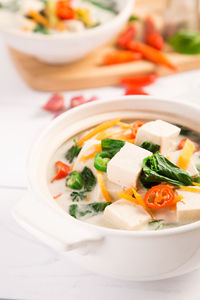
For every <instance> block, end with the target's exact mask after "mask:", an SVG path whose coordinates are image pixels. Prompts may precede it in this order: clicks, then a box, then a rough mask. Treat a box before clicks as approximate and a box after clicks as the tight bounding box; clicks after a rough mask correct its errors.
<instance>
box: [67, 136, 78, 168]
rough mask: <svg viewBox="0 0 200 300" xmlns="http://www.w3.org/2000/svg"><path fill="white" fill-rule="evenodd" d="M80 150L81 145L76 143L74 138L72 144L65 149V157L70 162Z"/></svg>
mask: <svg viewBox="0 0 200 300" xmlns="http://www.w3.org/2000/svg"><path fill="white" fill-rule="evenodd" d="M80 151H81V147H79V145H78V144H77V142H76V140H74V145H73V146H72V147H71V148H70V149H69V150H68V151H67V153H66V155H65V158H66V159H67V160H68V161H69V162H70V163H72V162H73V160H74V158H75V157H77V156H78V154H79V152H80Z"/></svg>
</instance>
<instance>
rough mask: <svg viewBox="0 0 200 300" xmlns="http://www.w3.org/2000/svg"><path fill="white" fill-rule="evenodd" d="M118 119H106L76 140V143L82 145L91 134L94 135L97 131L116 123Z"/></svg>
mask: <svg viewBox="0 0 200 300" xmlns="http://www.w3.org/2000/svg"><path fill="white" fill-rule="evenodd" d="M119 121H120V119H119V118H118V119H114V120H111V121H106V122H104V123H101V124H99V125H98V126H97V127H95V128H94V129H92V130H91V131H90V132H88V133H87V134H86V135H85V136H83V137H82V138H80V140H79V141H78V145H79V146H83V144H84V142H86V141H87V140H89V139H91V138H92V137H93V136H95V135H96V134H98V133H99V132H101V131H103V130H105V129H108V128H110V127H113V126H115V125H117V124H118V122H119Z"/></svg>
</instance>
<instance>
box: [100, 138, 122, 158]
mask: <svg viewBox="0 0 200 300" xmlns="http://www.w3.org/2000/svg"><path fill="white" fill-rule="evenodd" d="M124 145H125V142H124V141H120V140H113V139H109V138H106V139H103V140H102V141H101V148H102V151H103V152H106V153H107V154H108V156H109V157H110V158H112V157H113V156H114V155H115V154H117V152H119V150H120V149H121V148H122V147H123V146H124Z"/></svg>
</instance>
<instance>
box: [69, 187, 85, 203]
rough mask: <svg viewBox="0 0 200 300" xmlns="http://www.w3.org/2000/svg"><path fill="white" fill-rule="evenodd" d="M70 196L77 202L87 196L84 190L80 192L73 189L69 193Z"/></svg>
mask: <svg viewBox="0 0 200 300" xmlns="http://www.w3.org/2000/svg"><path fill="white" fill-rule="evenodd" d="M70 196H71V198H72V201H73V202H79V201H81V200H84V199H85V198H86V197H87V194H86V193H85V191H84V190H83V191H80V192H76V191H73V192H72V193H71V194H70Z"/></svg>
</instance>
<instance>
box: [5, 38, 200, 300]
mask: <svg viewBox="0 0 200 300" xmlns="http://www.w3.org/2000/svg"><path fill="white" fill-rule="evenodd" d="M146 90H147V91H148V92H150V93H151V95H155V96H159V97H164V98H169V99H172V100H173V99H176V100H178V101H182V100H184V101H189V102H191V103H192V102H193V103H198V104H200V70H198V71H193V72H187V73H183V74H179V75H174V76H170V77H165V78H162V79H159V80H158V82H157V83H156V84H154V85H153V86H151V87H149V88H148V89H146ZM78 94H80V92H78V91H76V92H71V93H69V92H68V93H65V97H66V100H68V99H70V97H71V95H78ZM84 94H85V95H86V96H92V95H97V96H99V97H100V98H103V97H108V96H112V97H113V96H115V95H117V96H119V95H122V94H123V90H122V89H121V88H119V87H110V88H102V89H96V90H87V91H84ZM48 97H49V94H48V93H38V92H36V91H33V90H31V89H29V88H28V87H27V86H26V85H25V84H24V83H23V81H22V80H21V79H20V78H19V76H18V74H17V72H16V70H15V68H14V66H13V64H12V62H11V60H10V57H9V55H8V53H7V49H6V48H5V46H4V44H3V42H2V41H1V40H0V239H1V242H0V298H14V299H43V300H46V299H48V300H51V299H56V300H57V299H58V300H60V299H61V300H62V299H68V300H75V299H81V300H86V299H87V300H90V299H91V300H102V299H104V300H107V299H111V300H112V299H115V300H121V299H124V300H140V299H142V300H146V299H153V300H160V299H162V300H165V299H169V300H174V299H178V298H180V299H181V300H187V299H191V300H197V299H200V271H196V272H193V273H191V274H188V275H184V276H181V277H178V278H173V279H170V280H163V281H157V282H147V283H136V282H125V281H120V280H115V279H110V278H106V277H102V276H99V275H95V274H92V273H90V272H88V271H87V270H85V269H82V268H81V267H79V266H78V265H76V264H74V263H73V262H71V261H70V260H69V258H68V257H67V255H66V256H61V255H59V254H58V253H56V252H54V251H53V250H51V249H50V248H48V247H46V246H44V245H42V244H41V243H39V242H38V241H37V240H35V239H34V238H33V237H32V236H30V235H29V234H28V233H26V232H25V231H24V230H23V229H22V228H21V227H19V226H18V224H16V223H15V221H14V220H13V219H12V216H11V209H12V207H13V205H14V204H15V203H16V202H17V201H18V200H19V199H20V198H21V197H22V195H23V194H24V193H25V192H26V174H25V165H26V158H27V152H28V149H29V148H30V147H31V143H32V141H33V139H34V137H36V136H37V134H38V133H39V132H40V131H41V129H42V128H44V127H45V126H46V125H47V124H48V123H50V122H51V120H52V115H51V114H49V113H47V112H45V111H42V109H41V106H42V105H43V104H44V103H45V102H46V100H47V99H48ZM183 251H184V249H183ZM133 255H134V253H133ZM155 255H156V254H155ZM163 259H165V258H164V257H163ZM130 267H132V268H134V266H130Z"/></svg>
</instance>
